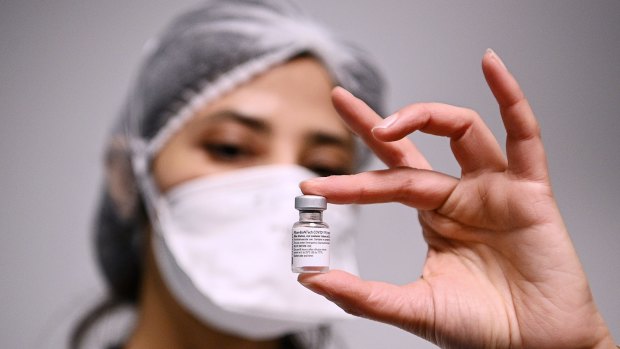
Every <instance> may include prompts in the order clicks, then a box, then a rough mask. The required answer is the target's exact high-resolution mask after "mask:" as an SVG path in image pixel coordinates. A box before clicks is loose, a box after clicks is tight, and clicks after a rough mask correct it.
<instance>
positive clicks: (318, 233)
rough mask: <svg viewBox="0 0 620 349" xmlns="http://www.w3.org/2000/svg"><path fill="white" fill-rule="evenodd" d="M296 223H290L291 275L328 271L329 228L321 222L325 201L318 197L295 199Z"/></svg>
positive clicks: (310, 196)
mask: <svg viewBox="0 0 620 349" xmlns="http://www.w3.org/2000/svg"><path fill="white" fill-rule="evenodd" d="M295 208H296V209H297V210H299V222H297V223H295V224H293V243H292V256H291V268H292V270H293V272H294V273H325V272H327V271H329V244H330V232H329V225H327V224H326V223H325V222H323V211H324V210H325V209H326V208H327V200H325V198H324V197H322V196H318V195H302V196H298V197H296V198H295Z"/></svg>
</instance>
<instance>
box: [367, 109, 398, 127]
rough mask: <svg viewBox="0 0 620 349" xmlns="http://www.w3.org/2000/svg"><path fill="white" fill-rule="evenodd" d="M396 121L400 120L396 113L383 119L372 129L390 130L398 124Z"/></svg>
mask: <svg viewBox="0 0 620 349" xmlns="http://www.w3.org/2000/svg"><path fill="white" fill-rule="evenodd" d="M396 120H398V113H394V114H392V115H390V116H388V117H387V118H385V119H383V120H382V121H381V122H379V123H378V124H377V125H376V126H375V127H373V128H372V129H373V130H375V129H380V128H388V127H390V126H392V125H393V124H394V123H395V122H396Z"/></svg>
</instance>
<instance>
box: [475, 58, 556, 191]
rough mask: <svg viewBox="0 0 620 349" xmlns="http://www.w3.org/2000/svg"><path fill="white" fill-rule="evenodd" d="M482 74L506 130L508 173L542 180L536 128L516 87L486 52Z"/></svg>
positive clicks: (542, 159) (544, 167)
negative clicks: (496, 104)
mask: <svg viewBox="0 0 620 349" xmlns="http://www.w3.org/2000/svg"><path fill="white" fill-rule="evenodd" d="M482 70H483V72H484V76H485V78H486V80H487V83H488V85H489V87H490V88H491V91H492V92H493V95H494V96H495V99H496V100H497V103H498V104H499V108H500V112H501V114H502V120H503V122H504V127H505V128H506V133H507V137H506V155H507V157H508V169H509V171H510V172H512V173H514V174H516V175H517V176H521V177H525V178H529V179H535V180H546V179H547V161H546V157H545V151H544V148H543V144H542V140H541V138H540V128H539V125H538V122H537V120H536V117H535V116H534V113H533V112H532V109H531V107H530V105H529V103H528V102H527V99H525V95H524V94H523V91H521V88H520V87H519V84H518V83H517V81H516V80H515V78H514V77H513V76H512V74H510V72H509V71H508V70H507V69H506V66H505V65H504V63H503V62H502V61H501V59H500V58H499V57H498V56H497V54H495V52H493V51H492V50H490V49H489V50H487V52H486V54H485V55H484V57H483V59H482Z"/></svg>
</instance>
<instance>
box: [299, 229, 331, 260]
mask: <svg viewBox="0 0 620 349" xmlns="http://www.w3.org/2000/svg"><path fill="white" fill-rule="evenodd" d="M329 242H330V236H329V229H326V228H309V227H297V228H293V268H302V267H310V266H312V267H319V266H325V267H327V266H329Z"/></svg>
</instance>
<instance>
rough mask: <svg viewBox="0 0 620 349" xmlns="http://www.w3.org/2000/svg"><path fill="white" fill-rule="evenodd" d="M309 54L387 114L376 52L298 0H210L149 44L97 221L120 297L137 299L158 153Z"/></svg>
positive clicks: (104, 261)
mask: <svg viewBox="0 0 620 349" xmlns="http://www.w3.org/2000/svg"><path fill="white" fill-rule="evenodd" d="M300 55H310V56H312V57H314V58H316V59H317V60H319V61H320V62H321V63H322V64H323V66H324V67H325V68H326V69H327V70H328V71H329V73H330V74H331V76H332V78H333V80H334V83H335V84H337V85H340V86H343V87H344V88H346V89H348V90H349V91H351V92H352V93H353V94H354V95H356V96H358V97H359V98H361V99H362V100H364V101H365V102H366V103H367V104H369V105H370V106H371V107H372V108H373V109H375V110H377V111H378V112H381V110H382V99H383V84H382V78H381V76H380V74H379V73H378V71H377V70H376V68H375V67H374V65H373V64H372V62H371V60H370V59H369V57H368V55H367V54H366V53H365V52H364V51H363V50H361V49H359V48H358V47H356V46H354V45H352V44H351V43H348V42H345V41H343V40H340V39H339V38H337V37H335V36H333V35H332V34H330V33H329V32H327V31H326V30H325V29H324V28H323V27H321V26H319V25H317V24H316V23H314V22H312V21H311V20H310V19H309V18H308V17H307V16H306V15H305V14H304V13H303V12H302V11H301V10H300V9H299V7H297V6H296V5H295V4H293V3H291V2H290V1H284V0H268V1H265V0H260V1H259V0H219V1H208V2H205V3H203V4H201V5H200V6H198V7H196V8H193V9H191V10H190V11H188V12H186V13H185V14H182V15H181V16H179V17H177V18H176V19H175V20H174V21H173V22H172V23H171V24H170V25H169V26H168V27H167V28H166V29H165V30H164V32H163V33H162V34H161V35H159V36H158V37H156V38H154V39H151V40H150V41H149V42H147V44H146V45H145V49H144V60H143V63H142V66H141V69H140V71H139V72H138V76H137V79H136V81H135V83H134V85H133V88H132V89H131V90H130V92H129V94H128V96H127V99H126V102H125V105H124V107H123V108H122V111H121V115H120V118H119V120H118V122H117V124H116V126H115V128H114V129H113V132H112V134H111V137H110V141H109V143H108V148H107V151H106V179H105V185H104V187H103V192H102V197H101V201H100V205H99V212H98V215H97V219H96V222H95V224H96V227H95V230H96V248H97V254H98V255H97V257H98V259H99V264H100V266H101V269H102V271H103V274H104V276H105V279H106V282H107V283H108V285H109V286H110V289H111V291H112V293H113V294H114V295H115V296H117V297H120V298H123V299H128V300H135V299H136V297H137V290H138V285H139V280H140V277H141V265H140V263H141V256H142V253H141V249H142V246H143V245H144V243H143V242H142V239H143V237H144V230H145V228H146V227H147V219H146V215H145V212H144V211H145V209H144V203H143V193H141V190H140V187H139V185H138V180H137V179H140V178H141V177H142V176H144V175H145V173H147V172H148V171H149V167H150V164H151V161H152V160H153V158H154V157H155V155H156V154H157V153H158V151H159V150H160V149H161V148H162V147H163V146H164V145H165V144H166V142H167V141H168V140H169V139H170V137H171V136H172V135H173V134H174V133H175V132H177V131H178V130H179V129H180V128H181V127H183V125H184V124H185V122H187V121H188V120H189V119H190V118H191V117H192V116H193V115H195V112H196V110H198V109H200V108H202V107H204V106H205V105H207V104H209V103H210V102H212V101H214V100H216V99H217V98H219V97H221V96H222V95H224V94H225V93H227V92H229V91H231V90H233V89H235V88H236V87H237V86H239V85H241V84H243V83H245V82H247V81H249V80H251V79H252V78H253V77H255V76H257V75H258V74H261V73H263V72H266V71H268V70H269V69H271V68H273V67H275V66H277V65H279V64H283V63H285V62H287V61H289V60H291V59H294V58H295V57H298V56H300ZM358 160H359V159H358Z"/></svg>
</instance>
